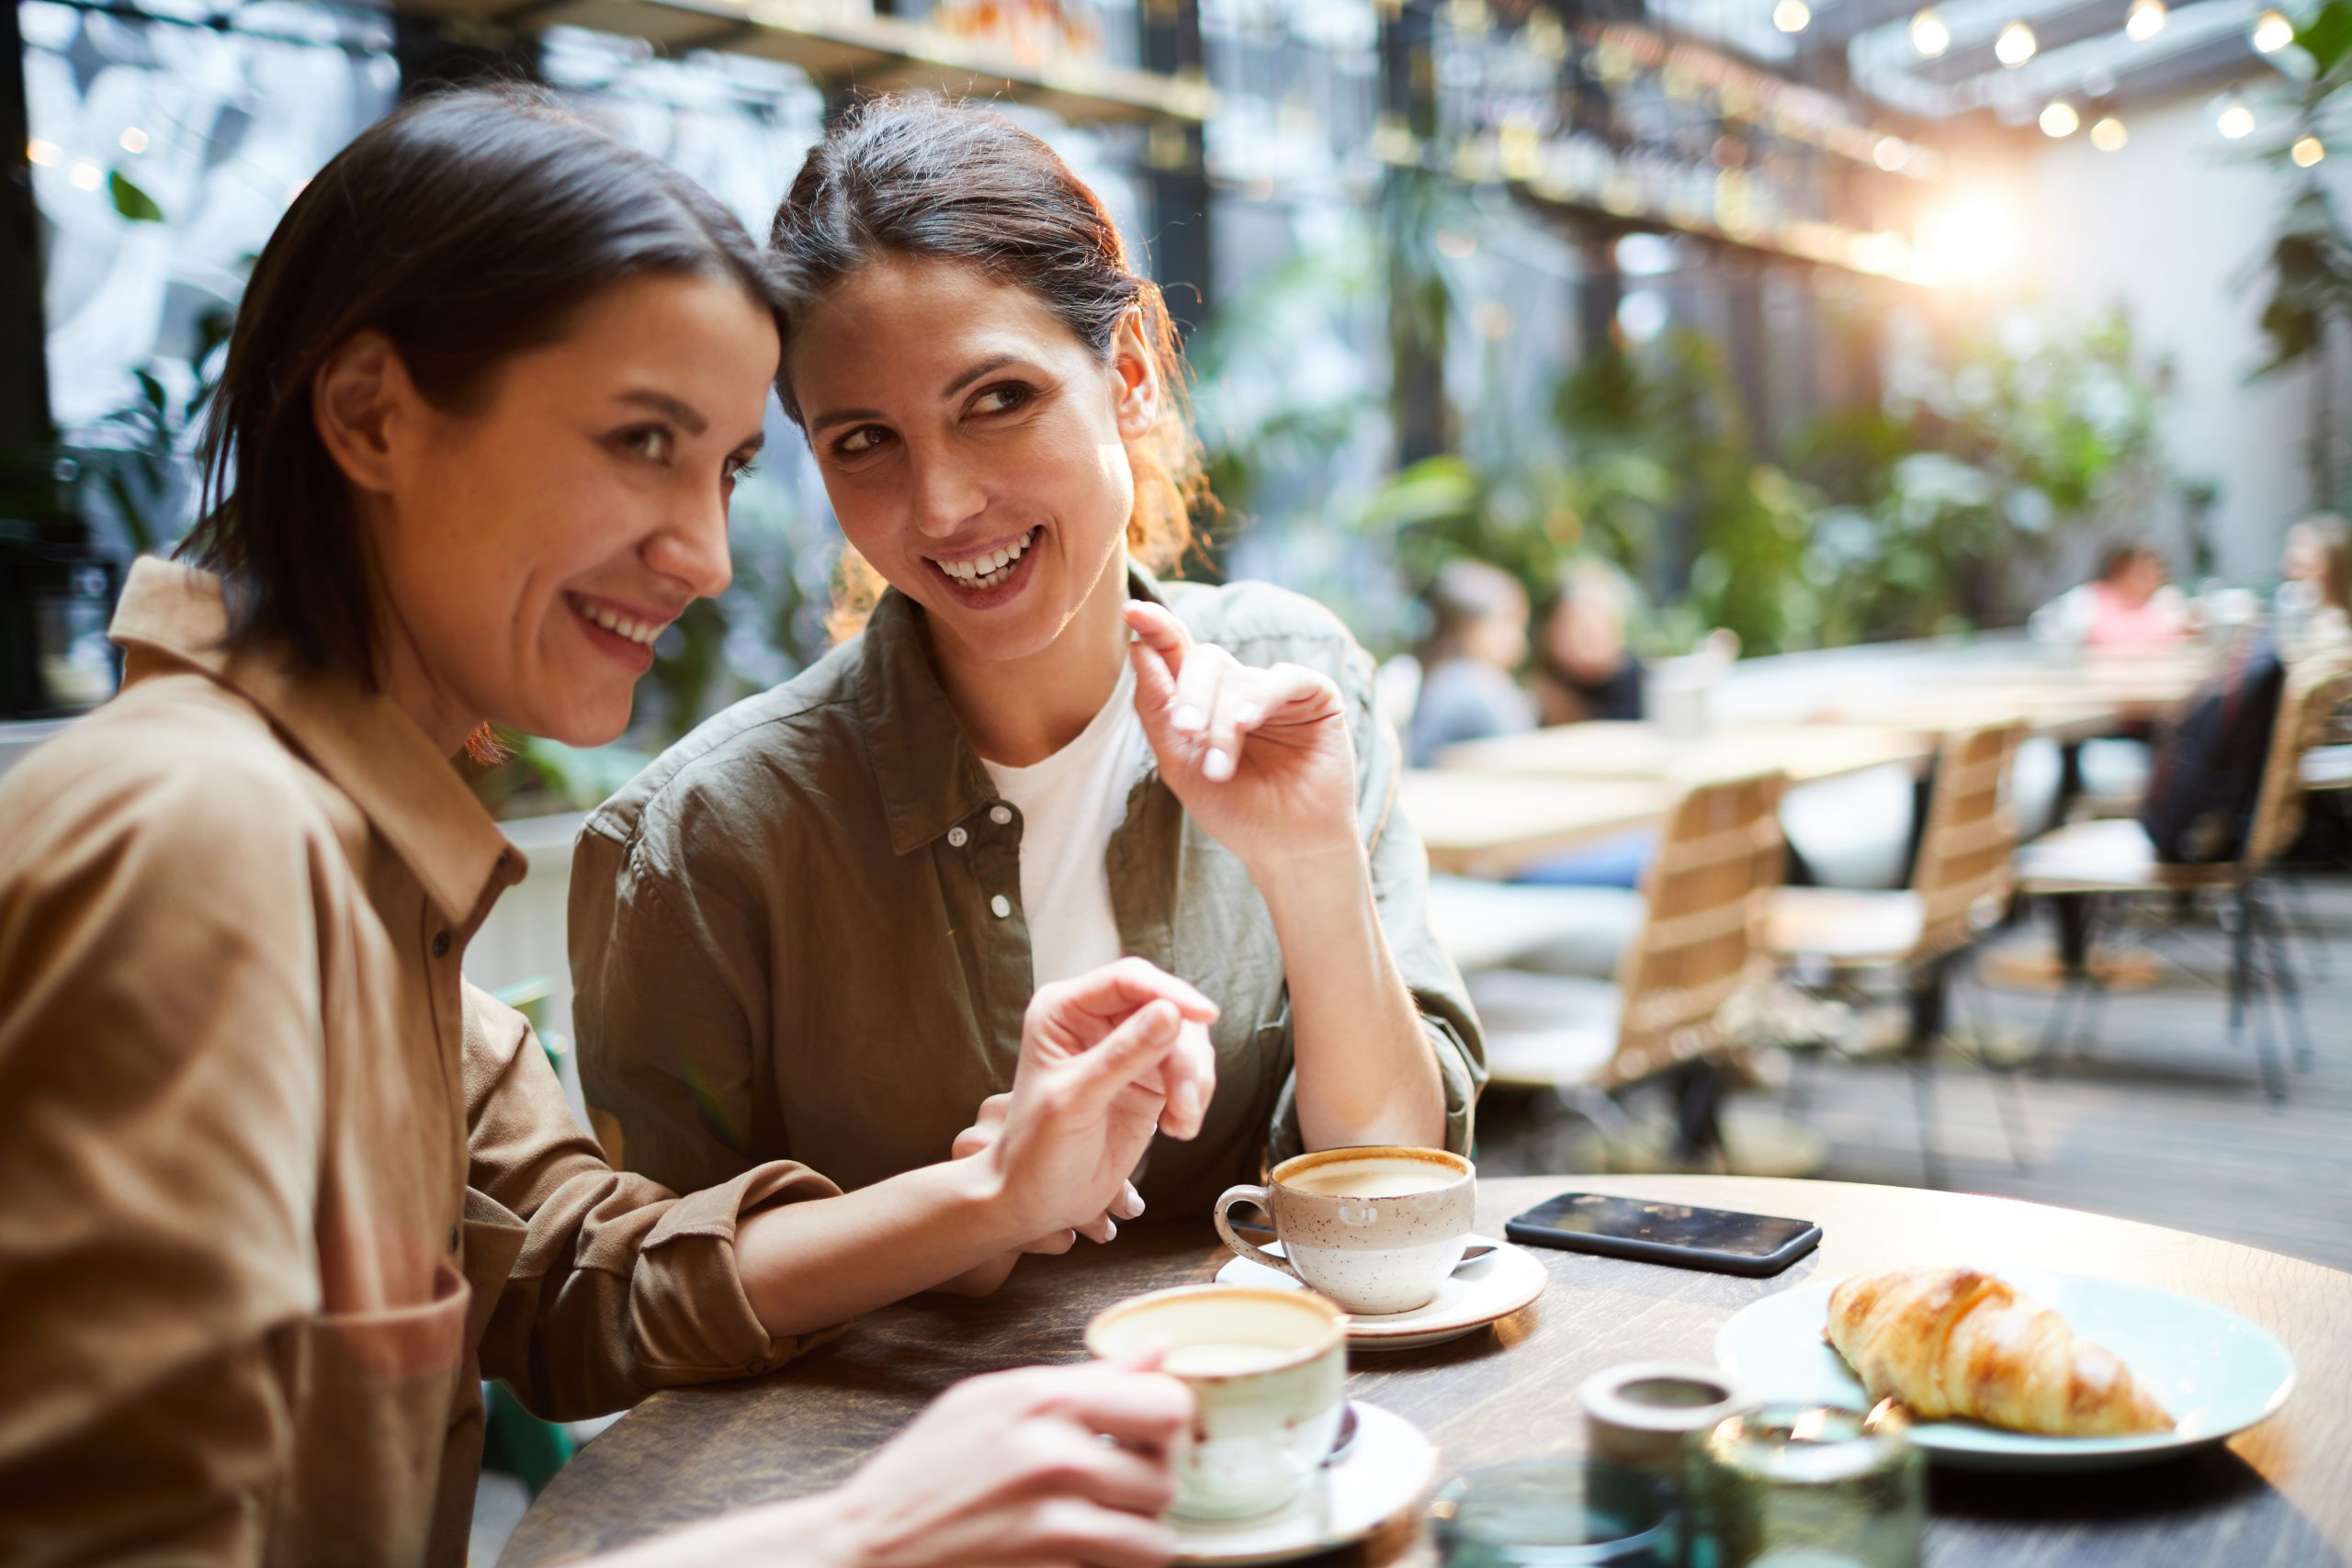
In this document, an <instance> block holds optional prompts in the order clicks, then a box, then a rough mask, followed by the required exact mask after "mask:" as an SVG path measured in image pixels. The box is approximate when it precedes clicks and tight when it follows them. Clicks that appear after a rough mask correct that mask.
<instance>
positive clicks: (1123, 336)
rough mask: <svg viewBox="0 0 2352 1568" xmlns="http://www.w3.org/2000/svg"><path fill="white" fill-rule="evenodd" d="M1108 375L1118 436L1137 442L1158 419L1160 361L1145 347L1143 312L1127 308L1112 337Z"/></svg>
mask: <svg viewBox="0 0 2352 1568" xmlns="http://www.w3.org/2000/svg"><path fill="white" fill-rule="evenodd" d="M1111 378H1112V383H1113V387H1114V395H1115V396H1116V398H1117V405H1116V408H1115V410H1114V412H1115V413H1116V414H1117V416H1118V422H1119V437H1120V439H1121V440H1124V441H1139V440H1141V439H1142V438H1143V437H1144V436H1146V435H1148V434H1151V427H1152V425H1153V424H1154V423H1157V422H1158V420H1159V394H1160V387H1159V360H1158V358H1157V357H1156V356H1154V355H1153V354H1152V352H1151V350H1150V349H1149V348H1148V346H1146V344H1145V342H1144V333H1143V312H1142V311H1141V310H1129V311H1128V312H1127V313H1126V316H1125V319H1124V320H1122V321H1120V322H1119V333H1118V336H1116V337H1114V339H1112V340H1111Z"/></svg>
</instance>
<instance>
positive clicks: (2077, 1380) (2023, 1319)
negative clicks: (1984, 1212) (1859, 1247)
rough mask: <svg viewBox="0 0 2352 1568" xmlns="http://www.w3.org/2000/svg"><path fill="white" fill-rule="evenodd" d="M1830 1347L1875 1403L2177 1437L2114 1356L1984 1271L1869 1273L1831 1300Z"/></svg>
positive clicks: (2076, 1432) (2017, 1426) (2041, 1428)
mask: <svg viewBox="0 0 2352 1568" xmlns="http://www.w3.org/2000/svg"><path fill="white" fill-rule="evenodd" d="M1828 1338H1829V1343H1830V1344H1831V1345H1832V1346H1834V1347H1836V1348H1837V1351H1838V1354H1839V1355H1841V1356H1843V1357H1845V1358H1846V1363H1847V1365H1849V1366H1850V1367H1852V1368H1853V1369H1854V1371H1855V1373H1856V1375H1858V1376H1859V1377H1860V1379H1861V1380H1862V1386H1863V1387H1864V1388H1865V1389H1867V1390H1869V1391H1870V1396H1871V1399H1873V1400H1880V1399H1884V1398H1887V1397H1888V1396H1890V1395H1892V1396H1894V1398H1897V1399H1900V1400H1901V1401H1902V1402H1903V1403H1904V1404H1906V1405H1908V1406H1910V1409H1911V1413H1912V1415H1914V1416H1917V1417H1918V1418H1919V1419H1921V1420H1925V1421H1933V1420H1938V1419H1940V1418H1942V1417H1945V1416H1968V1417H1971V1418H1973V1419H1975V1420H1978V1421H1983V1422H1986V1423H1988V1424H1989V1425H1992V1426H1995V1427H2008V1428H2010V1429H2011V1430H2013V1431H2019V1432H2039V1433H2042V1434H2045V1435H2047V1436H2050V1437H2060V1438H2104V1437H2115V1436H2120V1435H2122V1434H2126V1433H2131V1432H2169V1431H2171V1430H2172V1427H2173V1421H2172V1417H2171V1416H2169V1415H2167V1414H2166V1413H2165V1408H2164V1406H2162V1405H2161V1404H2157V1403H2156V1401H2155V1400H2154V1398H2153V1397H2151V1396H2150V1395H2149V1393H2148V1392H2147V1390H2145V1389H2143V1388H2142V1387H2141V1386H2140V1385H2139V1384H2138V1383H2137V1382H2134V1381H2133V1380H2132V1377H2131V1369H2130V1368H2129V1367H2127V1366H2125V1365H2124V1364H2123V1362H2122V1361H2121V1359H2119V1358H2118V1357H2117V1356H2116V1355H2115V1354H2114V1353H2113V1352H2111V1351H2109V1350H2105V1349H2102V1348H2100V1347H2098V1346H2097V1345H2094V1344H2092V1343H2091V1342H2090V1341H2089V1340H2087V1339H2084V1338H2081V1337H2078V1336H2077V1335H2076V1334H2075V1331H2074V1330H2073V1329H2072V1328H2069V1327H2068V1326H2067V1325H2066V1320H2065V1319H2064V1318H2063V1317H2060V1316H2059V1315H2058V1314H2056V1313H2054V1312H2052V1311H2051V1310H2050V1309H2049V1308H2047V1307H2045V1306H2042V1305H2041V1304H2040V1303H2037V1302H2034V1301H2032V1300H2030V1299H2029V1298H2027V1297H2025V1296H2022V1295H2019V1294H2018V1292H2017V1291H2015V1290H2014V1289H2012V1288H2011V1287H2010V1286H2009V1285H2008V1284H2007V1282H2006V1281H2004V1280H2001V1279H1999V1278H1998V1277H1996V1276H1995V1275H1992V1274H1986V1273H1984V1272H1981V1271H1980V1270H1977V1269H1888V1270H1887V1271H1885V1272H1883V1273H1879V1274H1858V1275H1856V1276H1855V1277H1854V1278H1852V1279H1850V1280H1846V1281H1845V1282H1844V1283H1843V1284H1840V1285H1839V1286H1838V1288H1837V1289H1836V1290H1834V1291H1832V1292H1830V1293H1829V1326H1828Z"/></svg>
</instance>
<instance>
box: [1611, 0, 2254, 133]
mask: <svg viewBox="0 0 2352 1568" xmlns="http://www.w3.org/2000/svg"><path fill="white" fill-rule="evenodd" d="M2273 3H2275V0H2190V3H2188V4H2181V5H2175V6H2171V7H2170V8H2169V10H2168V11H2165V12H2164V13H2163V24H2162V26H2161V28H2158V29H2157V30H2156V31H2155V32H2154V34H2153V35H2151V36H2147V37H2144V38H2143V39H2133V38H2132V37H2131V35H2130V34H2128V33H2127V32H2126V31H2125V30H2124V21H2125V18H2126V17H2127V16H2128V15H2129V14H2130V12H2131V0H1943V3H1939V4H1937V5H1936V6H1934V15H1935V18H1936V20H1937V21H1938V22H1939V23H1940V24H1941V28H1942V31H1943V32H1944V33H1945V34H1947V35H1948V37H1949V42H1948V43H1947V44H1946V46H1945V47H1944V48H1943V49H1942V50H1941V51H1939V52H1938V53H1937V54H1936V55H1935V56H1933V57H1932V58H1931V57H1929V56H1928V55H1926V54H1923V53H1922V52H1921V51H1920V49H1919V47H1918V45H1917V43H1916V42H1915V41H1914V39H1913V36H1912V35H1913V21H1914V18H1915V17H1917V16H1918V15H1919V14H1920V11H1921V8H1922V7H1921V4H1920V0H1816V3H1815V4H1814V5H1812V6H1810V7H1809V9H1810V18H1809V20H1807V21H1806V22H1805V25H1804V28H1803V29H1802V30H1800V31H1797V32H1793V33H1792V32H1784V31H1781V29H1780V28H1778V27H1776V26H1775V25H1774V14H1775V11H1776V10H1780V9H1782V8H1781V7H1775V6H1770V5H1767V4H1763V3H1762V0H1650V5H1649V9H1650V13H1651V15H1652V16H1654V17H1657V19H1658V20H1660V21H1662V22H1665V23H1667V24H1668V25H1669V26H1671V27H1674V28H1678V29H1679V30H1683V31H1687V32H1690V33H1693V34H1696V35H1699V36H1702V37H1707V38H1712V39H1716V40H1718V41H1720V42H1722V43H1724V44H1725V45H1727V46H1729V47H1730V48H1732V49H1734V50H1736V51H1739V52H1740V53H1743V54H1746V55H1748V56H1750V57H1752V58H1755V59H1758V60H1759V61H1763V62H1769V63H1770V64H1771V65H1772V66H1773V67H1774V68H1775V69H1777V70H1780V71H1781V72H1784V73H1788V74H1790V75H1792V76H1794V77H1796V78H1797V79H1799V80H1801V81H1810V82H1813V83H1815V84H1816V85H1822V86H1826V87H1836V86H1839V85H1845V84H1847V83H1850V84H1851V85H1852V86H1853V87H1854V88H1855V89H1857V90H1859V91H1860V92H1861V93H1862V94H1864V95H1866V96H1869V97H1870V98H1872V99H1874V100H1876V101H1877V102H1878V103H1880V104H1882V105H1883V106H1885V107H1887V108H1890V109H1893V110H1894V111H1896V112H1898V113H1902V114H1906V115H1912V116H1916V117H1917V118H1920V119H1922V120H1927V121H1949V120H1952V119H1954V118H1959V117H1962V116H1968V115H1973V114H1978V113H1981V112H1989V113H1990V114H1992V115H1994V116H1996V117H1997V118H1999V119H2000V120H2002V121H2003V122H2005V123H2007V124H2011V125H2030V124H2031V123H2032V122H2033V120H2034V118H2035V117H2036V116H2037V115H2038V114H2040V112H2041V109H2042V107H2044V106H2045V105H2047V104H2049V103H2051V102H2052V100H2059V99H2064V100H2069V101H2072V102H2075V103H2076V104H2083V105H2088V104H2098V105H2100V106H2102V107H2109V108H2119V109H2120V108H2128V107H2131V106H2133V105H2137V104H2146V103H2150V102H2154V101H2157V100H2159V99H2163V98H2169V97H2175V96H2179V95H2181V94H2184V93H2189V92H2194V91H2197V90H2199V89H2200V88H2203V87H2208V86H2212V85H2219V84H2221V83H2222V82H2225V81H2228V80H2230V79H2232V78H2233V77H2236V76H2240V75H2243V74H2244V73H2245V71H2246V70H2247V69H2248V67H2249V66H2250V65H2252V64H2253V63H2254V62H2257V61H2260V60H2261V59H2263V56H2262V55H2261V54H2260V53H2258V52H2257V51H2256V49H2255V47H2254V44H2253V41H2252V33H2253V28H2254V24H2255V20H2256V17H2258V16H2259V15H2260V14H2261V13H2262V12H2263V11H2264V10H2265V9H2266V8H2267V6H2269V5H2270V4H2273ZM1784 5H1785V0H1784ZM1797 8H1798V10H1800V11H1803V10H1805V9H1807V8H1808V7H1806V6H1802V5H1800V6H1798V7H1797ZM1784 14H1785V13H1784ZM2020 21H2021V22H2023V23H2025V24H2026V26H2027V27H2029V28H2031V29H2032V32H2033V34H2034V39H2035V43H2036V48H2035V50H2034V51H2033V53H2032V55H2031V57H2030V58H2029V59H2027V60H2026V61H2025V62H2023V63H2022V64H2020V65H2017V66H2010V65H2007V64H2006V63H2004V62H2002V61H2001V60H2000V59H1999V58H1998V57H1997V56H1996V53H1995V45H1996V41H1997V40H1998V39H2000V37H2001V34H2002V31H2003V29H2004V28H2007V27H2008V26H2009V25H2010V24H2011V23H2013V22H2020Z"/></svg>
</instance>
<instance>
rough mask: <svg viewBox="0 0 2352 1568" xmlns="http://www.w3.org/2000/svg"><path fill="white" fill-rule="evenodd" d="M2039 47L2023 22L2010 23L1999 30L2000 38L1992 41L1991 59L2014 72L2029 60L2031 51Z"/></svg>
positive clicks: (2031, 54)
mask: <svg viewBox="0 0 2352 1568" xmlns="http://www.w3.org/2000/svg"><path fill="white" fill-rule="evenodd" d="M2039 48H2041V44H2039V43H2038V42H2036V41H2035V39H2034V36H2033V29H2032V28H2030V27H2027V26H2026V25H2025V24H2024V23H2023V22H2011V23H2010V24H2009V25H2008V26H2007V27H2006V28H2002V29H2001V36H2000V37H1999V38H1996V39H1994V40H1993V58H1994V59H1996V60H1997V61H1999V62H2001V63H2002V64H2004V65H2006V66H2007V67H2008V68H2009V69H2010V70H2012V71H2014V70H2016V69H2017V68H2018V66H2020V65H2023V64H2024V63H2025V62H2027V61H2029V60H2031V59H2032V58H2033V51H2035V50H2037V49H2039Z"/></svg>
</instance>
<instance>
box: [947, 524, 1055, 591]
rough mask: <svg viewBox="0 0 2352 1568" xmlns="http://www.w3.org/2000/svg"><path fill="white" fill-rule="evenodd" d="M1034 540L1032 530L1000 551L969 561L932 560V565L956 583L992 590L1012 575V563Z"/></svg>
mask: <svg viewBox="0 0 2352 1568" xmlns="http://www.w3.org/2000/svg"><path fill="white" fill-rule="evenodd" d="M1036 538H1037V531H1036V530H1035V529H1034V528H1033V529H1031V530H1030V531H1029V532H1028V533H1026V534H1023V535H1022V536H1021V537H1019V538H1017V539H1015V540H1013V541H1012V543H1011V544H1009V545H1007V546H1005V547H1003V548H1002V549H1000V550H990V551H989V553H988V554H986V555H984V556H974V557H973V558H971V559H969V560H939V559H937V558H933V562H932V564H933V565H934V566H936V567H938V568H939V570H942V571H944V572H945V573H946V574H947V575H948V576H950V577H952V578H954V579H956V581H958V582H965V583H969V584H970V585H972V586H973V587H975V588H994V587H995V586H997V584H999V583H1001V582H1002V581H1005V580H1006V579H1007V578H1008V577H1010V576H1011V575H1012V573H1011V570H1010V568H1011V567H1012V563H1013V562H1014V561H1017V560H1019V559H1020V558H1021V555H1022V552H1023V551H1024V550H1026V549H1027V548H1028V547H1030V546H1031V545H1032V544H1034V543H1035V542H1036Z"/></svg>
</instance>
